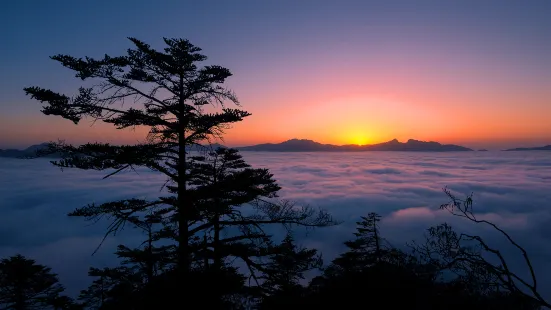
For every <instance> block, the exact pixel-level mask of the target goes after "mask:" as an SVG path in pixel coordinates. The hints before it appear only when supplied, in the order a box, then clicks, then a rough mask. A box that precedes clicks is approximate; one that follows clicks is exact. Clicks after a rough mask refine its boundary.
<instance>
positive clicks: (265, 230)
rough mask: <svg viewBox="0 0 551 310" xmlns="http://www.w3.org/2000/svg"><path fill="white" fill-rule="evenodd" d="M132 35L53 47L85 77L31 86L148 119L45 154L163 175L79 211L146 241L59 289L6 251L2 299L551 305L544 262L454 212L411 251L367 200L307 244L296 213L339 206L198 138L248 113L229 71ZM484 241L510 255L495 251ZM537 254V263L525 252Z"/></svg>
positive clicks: (66, 108) (89, 112)
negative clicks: (522, 268) (295, 193)
mask: <svg viewBox="0 0 551 310" xmlns="http://www.w3.org/2000/svg"><path fill="white" fill-rule="evenodd" d="M130 40H131V41H132V43H133V44H134V48H133V49H129V50H128V52H127V54H126V55H124V56H117V57H111V56H107V55H106V56H105V57H104V58H103V59H100V60H96V59H92V58H89V57H86V58H84V59H82V58H75V57H72V56H67V55H57V56H53V57H52V59H54V60H56V61H58V62H60V63H61V64H62V65H63V66H64V67H66V68H69V69H71V70H73V71H74V72H75V73H76V77H78V78H80V79H82V80H83V81H84V80H86V81H89V82H88V84H87V85H90V86H88V87H81V88H79V90H78V93H77V95H76V96H67V95H63V94H58V93H56V92H54V91H51V90H48V89H43V88H40V87H29V88H25V91H26V93H27V94H29V95H30V96H31V97H32V98H34V99H36V100H38V101H40V102H43V103H44V106H43V109H42V112H43V113H44V114H46V115H57V116H61V117H63V118H65V119H68V120H71V121H73V122H75V123H78V122H79V121H81V119H83V118H92V119H93V120H94V121H103V122H106V123H109V124H113V125H114V126H115V127H116V128H118V129H126V128H133V127H146V128H148V129H149V134H148V136H147V137H146V139H145V140H144V141H143V142H141V143H138V144H135V145H122V146H119V145H111V144H107V143H87V144H84V145H80V146H73V145H69V144H66V143H64V142H62V141H61V142H53V143H51V144H50V145H49V147H48V148H47V149H46V150H41V151H39V154H38V156H46V155H52V154H56V156H61V157H62V159H60V160H57V161H52V163H53V164H54V165H56V166H59V167H62V168H76V169H83V170H90V169H93V170H102V171H103V170H105V171H109V173H108V174H106V176H105V177H106V178H107V177H113V176H115V175H116V174H117V173H119V172H121V171H123V170H126V169H134V168H136V167H146V168H149V169H152V170H154V171H156V172H158V173H161V174H163V175H165V176H166V179H167V181H166V184H165V186H166V191H164V192H163V196H160V197H156V198H155V199H152V200H144V199H136V198H130V199H124V200H119V201H111V202H106V203H102V204H99V205H98V204H90V205H87V206H85V207H82V208H79V209H76V210H75V211H74V212H71V213H70V214H69V215H70V216H77V217H83V218H85V219H88V220H100V219H107V220H109V221H111V222H110V226H109V229H108V231H107V232H106V237H107V236H108V235H109V234H114V233H116V232H117V231H118V230H120V229H122V227H124V226H125V225H127V226H128V225H130V226H132V227H134V228H135V229H138V230H141V231H143V232H144V233H145V236H146V238H145V240H144V242H143V243H142V245H141V246H139V247H138V248H129V247H127V246H125V245H120V246H119V247H118V250H117V252H116V254H117V256H118V257H119V258H120V259H121V264H120V266H118V267H114V268H104V269H97V268H91V269H90V273H89V274H90V276H91V277H92V278H93V281H92V284H91V285H90V287H89V288H88V289H86V290H83V291H82V292H81V294H80V296H79V297H78V298H77V299H76V300H73V299H71V298H68V297H66V296H63V295H62V292H63V287H62V286H61V285H60V284H59V283H58V280H57V277H56V276H55V274H53V273H52V272H51V271H50V270H49V268H47V267H45V266H41V265H39V264H37V263H36V262H34V261H33V260H31V259H28V258H25V257H22V256H14V257H10V258H6V259H4V260H3V261H2V263H1V265H0V305H2V306H3V307H4V308H7V309H36V308H40V309H45V308H48V307H49V308H55V309H80V308H88V309H173V308H185V307H190V308H199V307H201V308H215V309H246V308H258V309H270V308H281V307H285V306H292V307H294V306H306V307H314V306H316V307H317V306H325V305H332V306H339V307H340V306H354V307H355V306H357V305H365V307H370V308H375V309H377V308H388V307H391V306H403V307H407V308H424V309H426V308H429V309H430V308H432V309H454V308H465V307H467V306H468V307H473V308H480V309H482V308H484V309H488V308H495V309H498V308H499V309H535V308H537V307H539V306H549V305H548V304H547V303H545V301H544V300H543V298H541V297H540V295H538V292H537V290H536V288H537V287H536V281H535V276H534V273H532V275H533V279H531V282H530V281H525V280H523V279H521V278H520V277H517V276H516V275H515V274H514V273H512V272H511V271H510V270H509V268H508V267H507V264H506V262H505V261H504V260H503V259H502V256H501V253H500V252H499V251H497V250H495V249H492V248H490V247H488V246H487V245H486V243H485V242H484V241H483V240H482V239H481V238H480V237H478V236H470V235H465V234H458V233H456V232H454V231H453V230H452V229H451V227H450V226H448V225H446V224H443V225H440V226H437V227H433V228H431V229H429V234H428V236H427V240H426V242H424V243H420V244H418V243H414V244H412V245H410V247H411V249H410V250H409V251H402V250H399V249H397V248H393V247H391V246H389V245H388V243H386V242H385V240H384V239H383V238H382V237H381V234H380V232H379V229H378V226H377V223H378V222H379V220H380V218H379V216H378V215H376V214H369V215H367V216H366V217H364V218H362V220H361V221H360V222H359V223H358V229H357V233H356V234H355V238H354V239H352V240H350V241H348V242H346V243H345V244H346V246H347V247H348V249H349V250H348V251H347V252H345V253H343V254H342V255H341V256H339V257H338V258H336V259H335V260H333V261H332V262H331V263H330V264H329V265H328V266H325V267H323V263H322V261H321V257H320V253H318V252H317V250H316V249H305V248H301V247H299V246H298V245H297V244H295V241H294V240H293V234H292V232H293V229H294V228H296V227H307V228H315V229H320V228H323V227H327V226H332V225H336V224H337V222H336V221H335V220H333V219H332V218H331V216H330V214H328V213H327V212H325V211H324V210H317V209H314V208H311V207H308V206H298V205H295V204H293V203H291V202H289V201H286V200H281V199H280V198H279V197H278V195H277V193H278V191H279V189H280V187H279V186H278V185H277V183H276V182H275V180H274V179H273V176H272V175H271V174H270V172H269V171H268V170H267V169H256V168H253V167H251V166H249V165H248V164H247V163H246V162H245V161H244V160H243V159H242V157H241V156H240V155H239V153H238V152H237V151H236V150H232V149H224V148H219V149H214V150H211V149H209V148H208V147H206V148H205V150H204V151H203V152H199V153H193V154H192V153H191V152H189V150H190V148H191V147H198V146H200V145H206V144H208V143H209V142H210V141H212V140H213V139H215V138H221V137H222V135H223V133H224V130H225V129H227V128H229V126H230V125H231V124H232V123H235V122H239V121H241V120H243V119H244V118H245V117H247V116H249V114H248V113H247V112H245V111H243V110H239V109H234V108H229V107H227V105H228V104H234V105H238V100H237V97H236V96H235V94H234V93H233V92H232V91H230V90H228V89H226V88H224V87H223V86H222V84H223V83H224V81H225V80H226V79H227V78H228V77H230V76H231V73H230V71H229V70H228V69H225V68H223V67H220V66H214V65H211V66H203V67H201V68H200V67H198V63H200V62H202V61H204V60H206V57H205V56H204V55H202V54H200V53H199V52H200V51H201V50H200V49H199V48H198V47H195V46H193V45H192V44H191V43H190V42H189V41H187V40H182V39H164V43H165V45H166V47H165V48H164V49H163V50H162V51H157V50H154V49H152V48H151V47H150V46H149V45H147V44H146V43H144V42H142V41H139V40H137V39H134V38H131V39H130ZM447 193H448V195H449V196H450V198H451V201H450V203H449V204H446V205H444V206H443V208H444V209H447V210H448V211H450V212H452V213H454V214H456V215H459V216H463V217H466V218H467V219H469V220H472V221H475V222H479V223H481V224H487V225H493V224H491V223H488V222H484V221H478V220H477V219H476V218H474V216H473V215H472V209H471V207H472V204H471V199H470V198H468V199H467V200H465V201H459V200H457V199H456V198H455V197H453V196H452V195H451V193H449V192H447ZM270 227H279V228H281V227H282V228H284V230H285V231H286V232H287V236H286V237H285V238H284V239H283V240H282V241H281V242H277V241H276V239H274V236H273V234H271V233H269V231H270V229H271V228H270ZM493 227H494V228H496V229H498V231H499V232H501V233H503V234H504V236H506V237H508V235H507V234H506V233H505V232H503V231H501V230H499V228H497V227H495V226H493ZM509 240H510V241H511V242H512V243H514V242H513V241H512V239H509ZM514 244H515V245H516V243H514ZM519 249H521V250H522V251H524V250H523V249H522V248H521V247H520V246H519ZM488 254H490V255H495V256H497V257H498V258H500V259H501V260H500V263H498V264H492V263H490V262H489V260H487V255H488ZM524 254H525V253H524ZM526 258H527V255H526ZM527 264H528V265H529V266H530V269H531V270H532V268H531V265H530V262H529V260H528V259H527ZM315 269H321V273H320V275H319V276H317V277H315V278H313V279H312V280H311V281H309V283H306V282H308V281H305V279H304V278H305V273H306V272H309V271H312V270H315Z"/></svg>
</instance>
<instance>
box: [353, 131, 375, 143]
mask: <svg viewBox="0 0 551 310" xmlns="http://www.w3.org/2000/svg"><path fill="white" fill-rule="evenodd" d="M350 143H351V144H357V145H366V144H369V143H370V139H369V138H368V137H367V135H365V134H362V133H357V134H353V135H351V137H350Z"/></svg>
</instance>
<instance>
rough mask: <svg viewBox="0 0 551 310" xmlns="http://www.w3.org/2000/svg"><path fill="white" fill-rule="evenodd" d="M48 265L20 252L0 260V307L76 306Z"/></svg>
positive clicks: (42, 307) (51, 307)
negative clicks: (65, 293) (38, 262)
mask: <svg viewBox="0 0 551 310" xmlns="http://www.w3.org/2000/svg"><path fill="white" fill-rule="evenodd" d="M63 291H64V288H63V286H62V285H61V284H59V281H58V279H57V275H56V274H54V273H52V272H51V270H50V268H48V267H46V266H43V265H38V264H36V262H35V261H34V260H32V259H27V258H25V257H23V256H22V255H15V256H12V257H9V258H4V259H2V260H1V261H0V307H1V309H15V310H23V309H76V305H75V304H74V303H73V301H72V300H71V299H70V298H69V297H66V296H61V293H62V292H63Z"/></svg>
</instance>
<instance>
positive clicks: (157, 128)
mask: <svg viewBox="0 0 551 310" xmlns="http://www.w3.org/2000/svg"><path fill="white" fill-rule="evenodd" d="M130 40H131V41H132V43H133V44H134V48H132V49H129V50H128V52H127V54H126V55H124V56H118V57H111V56H108V55H106V56H105V57H104V58H103V59H99V60H96V59H92V58H89V57H85V58H84V59H82V58H75V57H72V56H67V55H56V56H53V57H51V58H52V59H53V60H56V61H58V62H60V63H61V64H62V65H63V66H64V67H66V68H69V69H71V70H73V71H75V72H76V77H77V78H80V79H82V80H91V81H94V82H97V83H96V84H95V85H94V86H91V87H81V88H79V90H78V94H77V95H76V96H74V97H69V96H66V95H63V94H58V93H55V92H53V91H51V90H48V89H43V88H40V87H28V88H25V92H26V93H27V94H28V95H31V97H32V98H34V99H36V100H38V101H40V102H44V103H45V105H44V106H43V109H42V112H43V113H44V114H46V115H57V116H61V117H63V118H65V119H68V120H71V121H73V122H74V123H78V122H79V121H80V120H81V119H83V118H91V119H94V120H101V121H103V122H106V123H111V124H113V125H114V126H116V128H118V129H125V128H133V127H147V128H149V135H148V137H147V139H146V140H145V141H144V142H142V143H139V144H136V145H122V146H115V145H111V144H107V143H88V144H84V145H81V146H78V147H77V146H72V145H68V144H65V143H64V142H57V143H51V144H50V145H49V148H48V150H46V151H43V152H41V155H46V154H54V153H55V154H61V155H62V157H63V158H62V159H61V160H58V161H53V164H54V165H56V166H59V167H62V168H79V169H85V170H88V169H93V170H110V171H111V172H110V173H109V174H108V175H106V177H111V176H113V175H115V174H117V173H119V172H121V171H123V170H127V169H134V168H136V167H146V168H149V169H152V170H154V171H157V172H160V173H162V174H164V175H165V176H166V177H167V186H166V187H167V189H168V192H169V194H168V195H165V196H162V197H159V198H158V199H155V200H144V199H124V200H119V201H113V202H107V203H103V204H99V205H97V204H91V205H88V206H86V207H84V208H80V209H77V210H76V211H75V212H73V213H72V215H75V216H84V217H86V218H89V219H92V218H93V219H97V218H100V217H102V216H104V215H108V216H110V217H111V219H112V220H113V221H112V224H111V226H110V227H109V230H108V231H107V234H110V233H115V232H117V231H118V230H119V229H120V228H121V227H123V226H124V224H125V223H128V222H131V219H136V218H142V217H143V216H144V214H148V215H150V216H152V217H154V218H156V219H158V221H159V223H160V224H161V225H162V226H163V227H162V228H161V229H159V230H158V231H156V232H155V233H153V235H152V236H154V238H150V239H149V240H157V239H164V240H173V241H174V242H175V243H174V245H175V246H174V249H175V251H173V252H172V253H171V252H170V248H165V249H164V251H163V252H162V253H163V254H164V256H165V257H174V258H175V261H174V264H175V266H176V267H175V269H174V271H170V272H167V273H166V274H163V275H162V276H161V277H158V278H157V279H156V280H155V282H156V284H155V285H153V284H152V285H147V287H148V288H149V289H151V288H153V287H155V289H158V288H159V287H163V285H161V284H159V281H164V283H165V284H166V285H165V286H164V287H168V286H169V287H171V288H173V289H175V290H179V293H174V294H172V295H173V296H174V298H181V297H182V294H184V295H186V294H187V295H188V296H193V294H194V293H193V292H194V291H193V290H192V289H191V288H196V289H198V288H199V286H194V283H193V281H199V279H203V278H204V277H201V276H197V275H192V274H190V273H191V272H193V273H194V274H195V273H196V272H197V271H198V270H200V269H201V268H200V267H201V266H203V267H205V266H204V265H205V263H208V260H212V263H213V264H214V265H215V267H217V268H215V269H219V270H222V269H224V268H223V266H222V264H221V262H222V260H223V258H224V257H228V256H230V255H231V256H235V257H239V258H242V259H243V260H244V261H245V262H246V264H247V265H249V267H250V266H253V263H252V260H251V259H250V257H252V256H255V255H256V256H262V250H260V249H259V248H258V242H256V241H258V240H259V239H263V238H265V236H267V235H266V234H260V235H261V237H260V236H259V234H257V232H259V231H262V227H260V225H264V224H270V223H278V224H284V225H291V224H299V225H308V226H325V225H328V224H330V223H331V219H330V217H329V216H328V215H327V214H326V213H324V212H321V213H316V212H314V211H313V210H312V209H309V208H304V209H297V208H296V207H295V206H293V205H291V204H289V203H284V204H278V203H274V202H269V201H262V200H258V198H259V197H272V196H274V195H275V192H276V191H277V190H278V189H279V187H278V186H277V185H276V184H275V183H274V181H273V180H272V179H271V175H270V174H269V173H268V171H267V170H265V169H250V168H248V166H245V164H244V163H243V162H242V161H240V159H237V158H231V157H232V156H234V157H235V153H232V152H230V151H228V152H227V153H225V154H219V156H221V157H224V156H225V158H226V159H225V160H226V164H227V165H230V166H229V167H224V169H220V167H219V166H217V164H214V165H212V162H208V163H206V164H207V166H208V165H210V167H213V168H212V169H214V170H219V172H220V171H221V172H220V173H221V174H227V177H226V179H224V182H222V183H221V182H219V180H210V181H208V180H205V182H204V183H201V182H202V181H201V182H199V180H202V179H203V178H210V177H213V176H215V175H218V172H217V173H215V174H214V175H213V174H212V173H211V172H210V170H208V169H211V168H210V167H207V166H205V165H203V166H201V165H200V164H198V163H197V162H198V161H201V160H199V159H198V158H193V159H192V158H190V155H189V154H188V151H189V149H190V148H191V147H194V146H198V145H201V144H205V143H209V141H211V140H212V139H214V138H217V137H221V135H222V134H223V132H224V130H225V129H226V128H228V127H229V125H230V124H232V123H235V122H239V121H241V120H242V119H243V118H244V117H246V116H249V113H247V112H245V111H242V110H239V109H233V108H228V107H226V104H228V103H231V104H238V100H237V98H236V96H235V95H234V94H233V92H232V91H230V90H228V89H226V88H224V87H223V86H222V84H223V83H224V82H225V80H226V79H227V78H228V77H230V76H231V73H230V71H229V70H228V69H226V68H223V67H220V66H215V65H210V66H203V67H201V68H200V67H199V66H198V65H199V63H200V62H202V61H204V60H206V56H204V55H202V54H200V51H201V49H200V48H198V47H196V46H194V45H192V44H191V43H190V42H189V41H187V40H183V39H166V38H165V39H164V43H165V44H166V47H165V48H164V49H163V50H162V51H158V50H155V49H153V48H151V47H150V46H149V45H148V44H146V43H144V42H142V41H140V40H137V39H135V38H130ZM123 103H125V104H124V105H123ZM207 161H208V160H207ZM231 165H234V167H232V166H231ZM241 168H243V169H241ZM205 169H206V170H205ZM212 169H211V170H212ZM235 169H237V170H239V172H238V173H237V172H231V173H228V171H229V170H232V171H233V170H235ZM212 181H214V182H212ZM217 187H222V188H221V189H220V190H218V189H217ZM213 194H214V195H213ZM212 195H213V196H212ZM224 195H225V196H224ZM244 203H249V204H251V205H253V208H254V209H255V210H256V211H258V212H259V213H261V214H262V215H251V216H247V215H242V214H241V213H240V212H238V211H235V210H236V209H235V207H236V206H238V205H241V204H244ZM224 216H226V217H230V219H229V220H228V219H224V218H223V217H224ZM229 225H232V226H234V227H239V229H240V230H241V232H242V236H240V237H239V238H242V239H234V240H231V239H226V240H223V239H221V237H220V231H221V230H222V227H227V226H229ZM235 238H238V237H237V236H236V237H235ZM239 240H249V242H248V243H246V242H237V241H239ZM251 240H254V241H251ZM262 241H263V242H266V240H262ZM205 242H206V243H205ZM230 243H232V247H227V246H226V245H228V244H230ZM146 249H147V247H146ZM149 249H153V248H152V247H149ZM229 249H231V250H229ZM147 251H148V250H146V251H145V254H147V255H149V258H148V257H147V255H142V254H144V252H142V254H140V255H138V254H137V253H135V252H132V253H134V254H133V255H132V257H133V258H136V259H137V258H138V256H139V257H140V260H141V261H142V263H144V260H145V265H146V266H147V268H146V269H145V272H146V273H149V274H151V271H152V269H151V267H152V266H153V264H151V263H149V264H148V263H147V260H148V259H150V258H152V257H153V256H154V255H153V253H152V252H151V251H150V252H147ZM126 253H128V254H129V253H131V251H127V252H126ZM207 253H209V254H208V255H210V256H205V254H207ZM156 259H157V258H156ZM206 259H207V260H206ZM195 284H196V283H195ZM168 291H169V290H167V291H166V292H165V293H168Z"/></svg>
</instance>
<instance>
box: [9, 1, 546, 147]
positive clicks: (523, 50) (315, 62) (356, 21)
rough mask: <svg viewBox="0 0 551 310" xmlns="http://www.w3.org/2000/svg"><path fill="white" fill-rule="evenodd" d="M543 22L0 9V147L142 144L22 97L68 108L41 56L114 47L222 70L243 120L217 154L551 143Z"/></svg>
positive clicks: (508, 14)
mask: <svg viewBox="0 0 551 310" xmlns="http://www.w3.org/2000/svg"><path fill="white" fill-rule="evenodd" d="M549 14H551V2H550V1H547V0H530V1H510V0H499V1H498V0H495V1H492V0H488V1H477V0H461V1H459V0H457V1H455V0H450V1H438V0H433V1H425V0H420V1H408V0H404V1H394V0H384V1H368V0H363V1H360V0H358V1H348V0H339V1H325V0H318V1H313V0H301V1H296V0H277V1H276V0H274V1H254V0H249V1H245V0H235V1H222V0H220V1H212V0H211V1H209V0H203V1H162V0H159V1H140V0H132V1H130V0H119V1H106V0H97V1H68V0H57V1H38V0H37V1H31V0H22V1H12V2H10V3H9V5H8V4H4V5H3V6H2V9H1V10H0V29H1V30H0V38H1V39H2V48H1V49H0V72H1V74H0V148H7V147H15V148H23V147H27V146H28V145H30V144H36V143H41V142H44V141H51V140H57V139H65V140H67V141H69V142H73V143H83V142H87V141H107V142H113V143H134V142H136V141H139V140H141V139H143V138H144V132H143V131H137V132H132V131H123V132H121V131H117V130H114V129H113V128H112V127H111V126H108V125H105V124H96V125H94V126H91V123H90V121H86V122H82V123H81V124H80V125H78V126H75V125H74V124H73V123H71V122H70V121H67V120H63V119H61V118H58V117H53V116H45V115H43V114H41V113H40V104H39V103H38V102H35V101H33V100H31V99H30V98H28V97H26V96H25V94H24V92H23V90H22V89H23V87H27V86H41V87H45V88H51V89H53V90H56V91H59V92H62V93H65V94H69V95H71V94H74V93H75V91H76V90H77V88H78V87H79V86H80V84H79V80H77V79H76V78H74V75H73V74H72V72H70V71H69V70H67V69H65V68H63V67H62V66H61V65H59V64H58V63H56V62H55V61H53V60H50V59H49V56H52V55H55V54H59V53H62V54H69V55H73V56H77V57H83V56H91V57H102V56H103V55H104V54H106V53H107V54H109V55H112V56H116V55H121V54H123V53H125V52H126V49H127V48H129V47H131V43H130V42H129V41H128V40H127V39H126V38H127V37H137V38H139V39H141V40H143V41H146V42H148V43H150V44H151V45H152V46H153V47H159V48H161V47H162V45H161V43H162V37H176V38H186V39H189V40H190V41H191V42H192V43H193V44H195V45H197V46H199V47H201V48H202V49H203V53H204V54H206V55H207V56H208V57H209V62H210V63H216V64H219V65H222V66H224V67H227V68H229V69H230V70H231V71H232V73H233V74H234V75H233V76H232V77H231V78H230V79H229V80H228V82H227V86H228V87H230V88H231V89H233V90H234V91H235V92H236V94H237V96H238V97H239V100H240V102H241V104H242V107H243V109H245V110H247V111H249V112H250V113H251V114H252V116H250V117H248V118H246V119H245V120H244V121H243V122H241V123H239V124H236V125H235V126H234V128H232V129H230V130H229V131H228V132H227V135H226V136H225V140H224V141H223V142H224V144H225V145H228V146H242V145H250V144H256V143H264V142H276V143H277V142H282V141H284V140H287V139H291V138H301V139H312V140H315V141H318V142H321V143H333V144H350V143H353V144H371V143H378V142H384V141H388V140H391V139H394V138H397V139H398V140H401V141H405V140H407V139H410V138H412V139H418V140H431V141H438V142H441V143H454V144H461V145H465V146H468V147H477V148H488V149H500V148H506V147H523V146H541V145H545V144H551V122H549V121H548V120H549V115H551V19H550V18H549Z"/></svg>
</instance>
